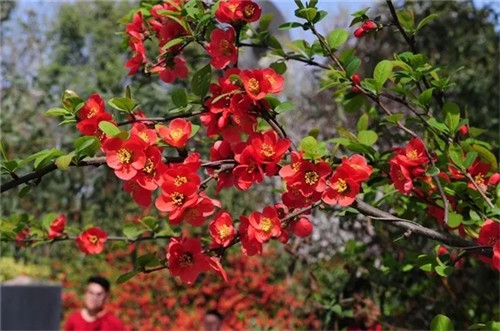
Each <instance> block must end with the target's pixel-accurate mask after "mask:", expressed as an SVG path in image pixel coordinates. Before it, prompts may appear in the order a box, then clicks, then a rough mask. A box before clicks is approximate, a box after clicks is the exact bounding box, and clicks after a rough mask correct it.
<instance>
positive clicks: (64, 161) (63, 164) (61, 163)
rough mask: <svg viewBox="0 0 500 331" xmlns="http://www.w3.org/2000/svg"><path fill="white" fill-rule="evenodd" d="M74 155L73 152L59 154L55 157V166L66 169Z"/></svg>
mask: <svg viewBox="0 0 500 331" xmlns="http://www.w3.org/2000/svg"><path fill="white" fill-rule="evenodd" d="M74 157H75V154H74V153H70V154H68V155H62V156H59V157H58V158H57V159H56V166H57V168H59V169H61V170H66V169H68V167H69V165H70V163H71V161H72V160H73V158H74Z"/></svg>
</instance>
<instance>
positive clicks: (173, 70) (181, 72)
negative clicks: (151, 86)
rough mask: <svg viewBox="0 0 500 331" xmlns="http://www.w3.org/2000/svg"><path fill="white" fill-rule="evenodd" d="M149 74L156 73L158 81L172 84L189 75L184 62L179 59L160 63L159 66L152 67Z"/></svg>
mask: <svg viewBox="0 0 500 331" xmlns="http://www.w3.org/2000/svg"><path fill="white" fill-rule="evenodd" d="M151 72H158V73H159V76H160V79H161V80H162V81H164V82H165V83H173V82H174V80H175V79H176V78H186V77H187V75H188V73H189V72H188V68H187V67H186V60H184V59H183V58H180V57H176V58H174V59H173V60H168V61H166V62H162V63H161V64H160V65H157V66H155V67H153V68H152V69H151Z"/></svg>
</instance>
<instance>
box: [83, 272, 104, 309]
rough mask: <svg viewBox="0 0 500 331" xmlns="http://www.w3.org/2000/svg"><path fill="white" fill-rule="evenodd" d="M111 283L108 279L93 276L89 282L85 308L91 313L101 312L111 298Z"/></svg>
mask: <svg viewBox="0 0 500 331" xmlns="http://www.w3.org/2000/svg"><path fill="white" fill-rule="evenodd" d="M109 288H110V283H109V281H108V280H107V279H106V278H103V277H100V276H92V277H90V278H89V279H88V281H87V288H86V290H85V308H87V309H88V310H90V311H100V310H102V309H103V308H104V304H105V303H106V300H107V299H108V296H109Z"/></svg>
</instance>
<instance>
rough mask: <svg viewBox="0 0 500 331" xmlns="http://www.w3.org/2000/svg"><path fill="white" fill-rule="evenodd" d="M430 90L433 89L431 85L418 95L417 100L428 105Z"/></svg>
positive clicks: (430, 96)
mask: <svg viewBox="0 0 500 331" xmlns="http://www.w3.org/2000/svg"><path fill="white" fill-rule="evenodd" d="M432 91H434V88H433V87H431V88H429V89H427V90H425V91H423V92H422V93H421V94H420V96H419V97H418V101H419V102H420V103H421V104H423V105H424V106H426V105H428V104H429V102H430V101H431V98H432Z"/></svg>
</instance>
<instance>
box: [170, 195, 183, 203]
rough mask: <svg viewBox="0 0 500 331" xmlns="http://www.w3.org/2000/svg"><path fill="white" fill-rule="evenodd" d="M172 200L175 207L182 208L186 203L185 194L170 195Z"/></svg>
mask: <svg viewBox="0 0 500 331" xmlns="http://www.w3.org/2000/svg"><path fill="white" fill-rule="evenodd" d="M170 199H172V202H173V203H174V205H177V206H180V205H182V204H183V203H184V194H182V193H179V192H175V193H172V194H170Z"/></svg>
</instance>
